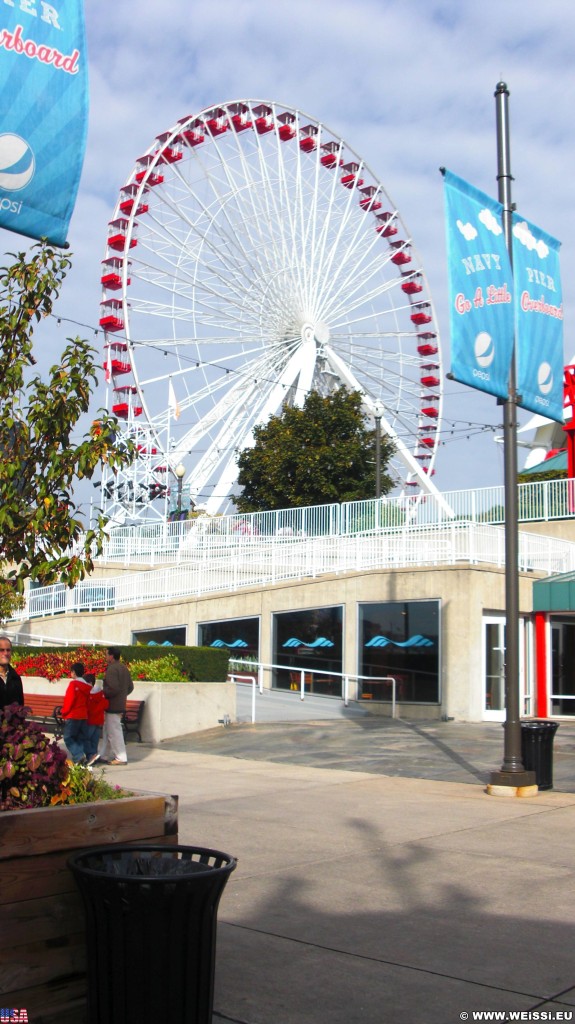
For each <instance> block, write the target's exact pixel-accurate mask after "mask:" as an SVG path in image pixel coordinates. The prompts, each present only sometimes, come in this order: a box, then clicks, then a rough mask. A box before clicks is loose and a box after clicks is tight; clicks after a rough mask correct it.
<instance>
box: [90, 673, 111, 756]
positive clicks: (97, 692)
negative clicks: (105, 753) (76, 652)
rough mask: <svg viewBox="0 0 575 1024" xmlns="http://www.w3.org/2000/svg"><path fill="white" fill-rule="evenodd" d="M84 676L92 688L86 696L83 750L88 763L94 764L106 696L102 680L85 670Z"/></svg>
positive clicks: (102, 722) (104, 711)
mask: <svg viewBox="0 0 575 1024" xmlns="http://www.w3.org/2000/svg"><path fill="white" fill-rule="evenodd" d="M85 678H86V679H87V680H88V682H89V683H90V684H91V686H92V689H91V690H90V695H89V697H88V729H87V736H86V745H85V748H84V749H85V752H86V758H87V761H88V765H92V764H95V762H96V761H97V760H98V757H99V755H98V744H99V742H100V737H101V735H102V726H103V725H104V715H105V713H106V708H107V707H108V704H109V701H108V698H107V697H105V696H104V691H103V690H102V685H103V684H102V680H101V679H98V680H96V677H95V676H94V673H93V672H86V676H85Z"/></svg>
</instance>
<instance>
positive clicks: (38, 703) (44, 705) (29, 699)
mask: <svg viewBox="0 0 575 1024" xmlns="http://www.w3.org/2000/svg"><path fill="white" fill-rule="evenodd" d="M62 700H63V697H62V695H61V694H56V695H54V696H52V695H50V694H36V693H25V694H24V704H25V706H26V707H27V708H30V714H29V715H28V718H29V720H30V721H31V722H38V724H39V725H41V726H42V728H44V729H49V730H50V731H51V732H53V733H54V735H55V737H56V739H61V737H62V735H63V732H64V719H63V718H62V715H61V711H62ZM145 706H146V702H145V700H127V701H126V710H125V711H124V712H123V714H122V728H123V730H124V733H125V735H126V738H127V736H128V734H129V733H131V732H133V733H135V734H136V736H137V737H138V742H139V743H141V742H142V734H141V731H140V729H141V725H142V715H143V714H144V708H145Z"/></svg>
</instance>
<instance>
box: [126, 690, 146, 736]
mask: <svg viewBox="0 0 575 1024" xmlns="http://www.w3.org/2000/svg"><path fill="white" fill-rule="evenodd" d="M145 707H146V702H145V700H127V701H126V710H125V711H124V713H123V714H122V729H123V730H124V734H125V736H126V739H127V738H128V735H129V733H131V732H135V733H136V736H137V737H138V743H141V742H142V734H141V732H140V726H141V724H142V715H143V714H144V708H145Z"/></svg>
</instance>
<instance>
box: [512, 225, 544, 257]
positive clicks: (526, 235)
mask: <svg viewBox="0 0 575 1024" xmlns="http://www.w3.org/2000/svg"><path fill="white" fill-rule="evenodd" d="M513 235H514V237H515V238H516V239H517V241H518V242H520V243H521V245H524V246H525V248H526V249H528V250H529V251H530V252H535V253H537V255H538V256H539V259H541V260H544V259H545V257H546V256H548V255H549V246H548V245H546V243H545V242H544V241H543V239H542V238H535V235H534V234H533V232H532V231H531V229H530V227H529V225H528V224H527V223H526V221H524V220H521V221H519V222H518V223H517V224H515V225H514V227H513Z"/></svg>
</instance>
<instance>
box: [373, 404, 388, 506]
mask: <svg viewBox="0 0 575 1024" xmlns="http://www.w3.org/2000/svg"><path fill="white" fill-rule="evenodd" d="M384 412H385V408H384V405H383V402H379V401H377V402H375V403H374V406H373V418H374V420H375V497H376V498H381V417H382V416H383V414H384Z"/></svg>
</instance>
